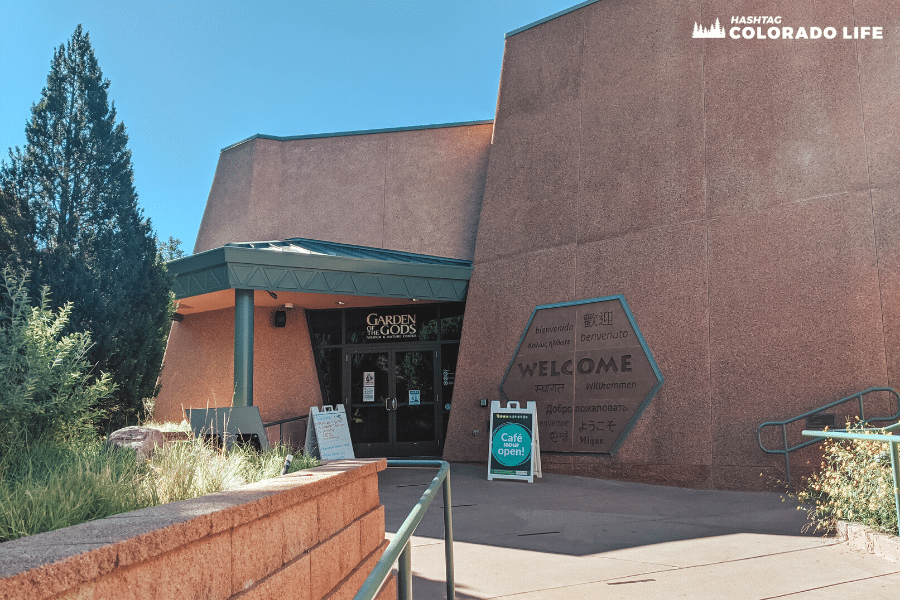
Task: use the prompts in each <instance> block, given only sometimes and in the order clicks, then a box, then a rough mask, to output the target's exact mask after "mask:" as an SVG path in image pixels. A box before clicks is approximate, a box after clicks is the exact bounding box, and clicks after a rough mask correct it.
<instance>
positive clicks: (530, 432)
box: [488, 400, 542, 483]
mask: <svg viewBox="0 0 900 600" xmlns="http://www.w3.org/2000/svg"><path fill="white" fill-rule="evenodd" d="M538 438H539V436H538V420H537V405H536V404H535V403H534V402H529V403H528V404H527V406H526V407H525V408H521V407H520V406H519V403H518V402H516V401H514V400H511V401H509V402H508V403H507V404H506V408H501V407H500V402H499V401H498V400H494V401H493V402H491V438H490V440H489V442H488V445H489V447H490V456H489V457H488V481H490V480H492V479H519V480H522V481H527V482H528V483H533V482H534V478H535V476H537V477H541V476H542V473H541V447H540V443H539V442H538Z"/></svg>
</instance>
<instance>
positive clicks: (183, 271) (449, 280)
mask: <svg viewBox="0 0 900 600" xmlns="http://www.w3.org/2000/svg"><path fill="white" fill-rule="evenodd" d="M168 268H169V272H170V273H172V274H173V275H174V277H175V281H174V284H173V288H172V289H173V291H174V292H175V297H176V299H179V300H180V299H183V298H189V297H192V296H199V295H201V294H208V293H210V292H218V291H221V290H227V289H255V290H268V291H287V292H304V293H308V294H338V295H346V296H373V297H378V298H417V299H421V300H441V301H461V300H464V299H465V297H466V291H467V290H468V287H469V278H470V277H471V275H472V262H471V261H467V260H459V259H455V258H444V257H440V256H429V255H425V254H412V253H410V252H398V251H396V250H385V249H381V248H368V247H365V246H353V245H350V244H338V243H335V242H322V241H318V240H309V239H303V238H290V239H287V240H283V241H272V242H246V243H235V244H226V245H225V246H222V247H221V248H215V249H213V250H207V251H206V252H201V253H199V254H194V255H192V256H186V257H184V258H179V259H177V260H173V261H170V262H169V263H168Z"/></svg>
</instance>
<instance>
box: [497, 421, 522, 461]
mask: <svg viewBox="0 0 900 600" xmlns="http://www.w3.org/2000/svg"><path fill="white" fill-rule="evenodd" d="M491 454H492V455H493V456H494V459H495V460H496V461H497V462H499V463H500V464H501V465H503V466H504V467H511V466H513V465H520V464H522V463H524V462H526V461H527V460H528V459H530V458H531V432H529V431H528V430H527V429H525V428H524V427H522V426H521V425H519V424H518V423H504V424H503V425H501V426H500V427H498V428H497V429H496V430H494V440H493V443H492V444H491Z"/></svg>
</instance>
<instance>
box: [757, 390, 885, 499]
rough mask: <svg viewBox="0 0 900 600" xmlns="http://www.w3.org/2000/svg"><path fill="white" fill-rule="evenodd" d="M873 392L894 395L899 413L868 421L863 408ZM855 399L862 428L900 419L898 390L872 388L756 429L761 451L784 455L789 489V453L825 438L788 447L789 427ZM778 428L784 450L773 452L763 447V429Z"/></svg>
mask: <svg viewBox="0 0 900 600" xmlns="http://www.w3.org/2000/svg"><path fill="white" fill-rule="evenodd" d="M872 392H890V393H891V394H893V395H894V399H895V400H896V401H897V412H896V413H894V415H893V416H890V417H871V418H869V419H866V415H865V409H864V407H863V396H865V395H866V394H870V393H872ZM854 399H855V400H858V402H859V414H858V415H857V416H858V417H859V424H860V425H861V426H865V425H868V424H870V423H871V422H872V421H896V420H897V419H900V393H898V392H897V390H895V389H894V388H889V387H870V388H868V389H865V390H863V391H861V392H857V393H855V394H853V395H852V396H847V397H846V398H841V399H840V400H837V401H835V402H832V403H830V404H826V405H825V406H822V407H819V408H815V409H813V410H811V411H809V412H805V413H803V414H802V415H798V416H796V417H794V418H792V419H787V420H785V421H768V422H766V423H763V424H762V425H760V426H759V427H757V428H756V441H757V443H758V444H759V449H760V450H762V451H763V452H765V453H767V454H783V455H784V465H785V470H786V471H787V483H788V487H791V486H792V483H791V459H790V455H789V453H791V452H794V451H795V450H800V449H801V448H805V447H807V446H811V445H812V444H816V443H818V442H819V441H820V439H821V438H822V437H824V436H819V438H820V439H812V440H809V441H806V442H802V443H800V444H797V445H795V446H789V445H788V434H787V426H788V425H790V424H791V423H795V422H797V421H799V420H800V419H805V418H807V417H811V416H812V415H816V414H819V413H822V412H824V411H826V410H829V409H831V408H834V407H836V406H840V405H841V404H844V403H845V402H849V401H851V400H854ZM777 426H780V427H781V436H782V439H783V440H784V450H773V449H771V448H766V447H765V446H763V442H762V430H763V428H764V427H777Z"/></svg>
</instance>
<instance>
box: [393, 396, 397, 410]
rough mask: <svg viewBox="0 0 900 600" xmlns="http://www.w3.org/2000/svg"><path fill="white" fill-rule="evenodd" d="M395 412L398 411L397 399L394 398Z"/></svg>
mask: <svg viewBox="0 0 900 600" xmlns="http://www.w3.org/2000/svg"><path fill="white" fill-rule="evenodd" d="M393 410H397V399H396V398H394V408H393Z"/></svg>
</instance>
